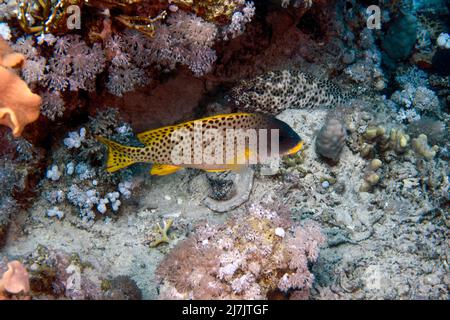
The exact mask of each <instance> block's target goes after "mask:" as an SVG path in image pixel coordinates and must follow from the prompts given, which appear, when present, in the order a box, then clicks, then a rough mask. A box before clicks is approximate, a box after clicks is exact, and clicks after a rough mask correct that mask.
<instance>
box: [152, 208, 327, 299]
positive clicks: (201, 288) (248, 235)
mask: <svg viewBox="0 0 450 320" xmlns="http://www.w3.org/2000/svg"><path fill="white" fill-rule="evenodd" d="M291 227H292V222H291V221H290V220H289V219H287V218H285V217H283V216H282V215H280V214H278V213H277V212H275V211H271V210H267V209H265V208H263V207H261V206H259V205H254V206H251V207H250V208H249V210H248V212H246V213H240V214H239V215H237V217H235V218H234V219H230V220H229V221H228V222H227V223H225V224H223V225H218V226H211V225H204V226H203V227H201V228H199V229H198V230H197V232H196V233H195V234H194V235H193V236H192V237H190V238H188V239H187V240H186V241H184V242H183V243H181V244H180V245H179V246H178V247H177V248H175V249H174V250H173V251H172V252H171V253H170V254H169V255H168V256H167V258H166V259H165V260H164V261H163V262H162V263H161V265H160V266H159V267H158V269H157V275H158V277H159V278H160V279H161V280H163V286H162V287H161V297H162V298H172V299H180V298H184V299H263V298H268V297H269V296H270V295H271V294H272V293H273V292H276V291H278V292H280V293H281V294H285V295H286V296H292V297H293V298H296V297H307V296H308V295H309V289H310V287H311V286H312V283H313V280H314V277H313V275H312V273H311V272H310V271H309V268H308V264H309V263H311V262H314V261H315V260H316V259H317V258H318V253H319V246H320V245H322V244H323V243H324V241H325V238H324V236H323V235H322V234H321V232H320V228H319V226H318V225H317V224H316V223H315V222H312V221H311V222H307V223H305V225H304V226H303V227H302V226H297V228H295V230H294V232H293V234H291V233H290V232H289V229H290V228H291ZM285 230H286V231H285ZM297 291H298V292H297ZM292 292H295V293H296V294H295V295H292ZM300 293H301V294H300Z"/></svg>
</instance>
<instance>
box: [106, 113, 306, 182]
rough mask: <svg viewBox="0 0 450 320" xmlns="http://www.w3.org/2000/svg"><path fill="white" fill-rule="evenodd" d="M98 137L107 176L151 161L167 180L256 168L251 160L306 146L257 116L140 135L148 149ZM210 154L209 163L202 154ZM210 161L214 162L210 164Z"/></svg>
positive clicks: (223, 117)
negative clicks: (193, 172)
mask: <svg viewBox="0 0 450 320" xmlns="http://www.w3.org/2000/svg"><path fill="white" fill-rule="evenodd" d="M252 133H256V134H257V140H258V143H255V141H253V143H252V142H251V140H252V138H250V137H251V136H252ZM230 136H231V138H230ZM264 136H265V137H264ZM253 137H255V135H253ZM97 138H98V140H99V141H100V142H102V143H104V144H105V145H106V146H108V151H109V154H108V160H107V168H106V170H107V171H108V172H114V171H116V170H119V169H121V168H124V167H127V166H129V165H131V164H133V163H137V162H151V163H153V167H152V169H151V171H150V174H152V175H166V174H170V173H173V172H176V171H178V170H180V169H181V168H199V169H203V170H206V171H216V172H218V171H227V170H235V169H238V168H240V167H242V166H244V165H248V164H253V163H255V162H252V161H251V160H252V159H253V160H254V159H256V162H257V163H261V162H263V161H264V160H266V159H269V158H271V157H273V156H274V155H287V154H293V153H296V152H298V151H299V150H300V149H301V148H302V145H303V141H302V139H301V138H300V137H299V136H298V134H297V133H296V132H295V131H294V130H293V129H292V128H291V127H290V126H289V125H287V124H286V123H284V122H283V121H281V120H278V119H276V118H274V117H272V116H268V115H263V114H253V113H231V114H222V115H216V116H212V117H207V118H202V119H198V120H193V121H188V122H184V123H181V124H177V125H173V126H166V127H162V128H158V129H154V130H150V131H146V132H142V133H140V134H138V135H137V138H138V139H139V141H141V142H142V143H143V144H144V145H145V146H144V147H130V146H124V145H121V144H119V143H117V142H114V141H111V140H108V139H106V138H104V137H100V136H98V137H97ZM183 139H184V140H183ZM239 141H241V142H242V141H244V147H243V148H240V147H238V146H237V145H238V144H239ZM183 143H184V144H183ZM241 144H242V143H241ZM177 148H178V149H177ZM208 148H209V149H208ZM175 150H178V151H176V152H174V151H175ZM180 150H181V151H180ZM207 150H208V151H209V152H210V153H208V154H210V157H209V158H208V157H207V156H206V155H205V154H204V153H203V152H205V151H207ZM221 150H223V152H221ZM230 150H232V152H230ZM177 152H178V153H177ZM174 154H179V155H184V158H183V157H181V159H184V162H183V161H181V162H180V160H179V158H176V157H175V158H174ZM199 154H200V157H199V156H198V155H199ZM230 154H231V156H230ZM211 157H212V158H213V159H215V161H211ZM214 157H215V158H214ZM174 159H175V160H177V161H175V160H174Z"/></svg>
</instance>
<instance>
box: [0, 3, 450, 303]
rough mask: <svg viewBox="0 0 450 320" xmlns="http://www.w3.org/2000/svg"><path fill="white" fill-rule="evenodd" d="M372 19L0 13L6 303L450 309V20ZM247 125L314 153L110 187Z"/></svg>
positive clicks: (436, 9) (205, 11)
mask: <svg viewBox="0 0 450 320" xmlns="http://www.w3.org/2000/svg"><path fill="white" fill-rule="evenodd" d="M375 4H377V5H379V7H380V12H379V13H380V16H379V18H380V19H379V20H380V21H379V22H380V23H379V25H377V21H376V20H377V18H378V17H377V12H375V15H370V13H369V12H368V10H367V9H368V6H369V5H370V4H369V3H368V2H367V1H353V0H352V1H345V0H336V1H325V0H320V1H319V0H315V1H313V0H303V1H301V0H292V1H289V0H281V1H280V0H271V1H248V0H247V1H246V0H170V1H165V0H164V1H162V0H126V1H122V0H89V1H84V0H70V1H66V0H64V1H60V0H30V1H25V0H0V38H1V39H0V124H2V125H1V126H0V142H1V144H2V148H0V277H1V279H0V299H37V300H39V299H124V300H126V299H133V300H138V299H158V298H159V299H308V298H310V299H442V300H448V298H449V291H448V287H449V277H448V270H447V269H448V228H449V226H450V224H449V221H450V219H449V213H448V204H449V201H450V197H449V192H448V190H449V185H450V184H449V170H448V163H449V159H450V153H449V150H450V139H449V138H450V137H449V131H448V128H449V121H450V118H449V115H448V111H449V106H450V77H449V66H450V64H449V63H448V61H449V53H450V50H449V49H448V45H449V41H448V40H449V38H448V33H449V29H448V27H449V25H448V21H449V19H448V17H449V14H450V12H449V7H448V4H447V3H446V2H445V1H443V0H433V1H409V0H408V1H403V0H402V1H384V0H383V1H379V2H378V3H375ZM72 5H75V6H74V7H70V6H72ZM369 11H370V10H369ZM78 18H79V19H78ZM239 111H248V112H263V113H265V114H268V115H270V116H274V117H276V118H278V119H279V120H281V121H283V122H285V123H286V124H287V125H289V126H290V127H291V128H292V129H293V130H294V131H295V132H296V133H297V134H298V135H299V136H301V138H302V141H303V148H302V150H301V151H300V152H298V153H296V154H292V155H289V156H286V157H284V158H283V159H282V160H279V161H273V162H271V163H269V164H264V165H254V166H251V167H248V168H245V169H242V170H241V171H239V172H234V171H229V172H204V171H202V170H199V169H192V168H191V169H186V170H180V171H179V172H176V173H175V174H173V175H170V176H149V174H148V172H149V169H150V165H148V164H142V163H141V164H134V165H133V166H130V167H128V168H126V169H124V170H121V171H120V172H115V173H108V172H106V171H105V162H106V150H105V148H104V147H103V146H102V144H100V143H99V142H98V140H97V139H96V136H103V137H105V138H108V139H112V140H114V141H117V142H118V143H120V144H125V145H127V146H133V147H141V146H142V145H141V143H140V142H139V141H138V140H137V139H136V136H135V134H136V133H139V132H144V131H148V130H151V129H155V128H160V127H162V126H166V125H175V124H177V123H180V122H183V121H189V120H192V119H198V118H201V117H208V116H213V115H216V114H224V113H233V112H239ZM25 127H26V128H25ZM24 128H25V129H24ZM325 239H326V241H325ZM37 244H39V245H37ZM319 250H320V254H319ZM8 261H12V262H10V263H9V266H8ZM18 261H20V263H19V262H18ZM169 311H170V310H169Z"/></svg>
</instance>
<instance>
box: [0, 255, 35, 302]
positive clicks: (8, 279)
mask: <svg viewBox="0 0 450 320" xmlns="http://www.w3.org/2000/svg"><path fill="white" fill-rule="evenodd" d="M29 292H30V282H29V278H28V272H27V270H26V269H25V267H24V266H23V265H22V264H21V263H20V262H19V261H11V262H9V263H8V271H6V272H5V273H4V274H3V276H2V278H1V279H0V300H9V299H20V298H22V299H27V298H28V297H27V294H28V293H29ZM21 294H22V296H21Z"/></svg>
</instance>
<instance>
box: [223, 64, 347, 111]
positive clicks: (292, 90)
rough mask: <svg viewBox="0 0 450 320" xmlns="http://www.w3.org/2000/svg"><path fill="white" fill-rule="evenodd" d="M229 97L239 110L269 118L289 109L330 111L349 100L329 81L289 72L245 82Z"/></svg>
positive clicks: (263, 76)
mask: <svg viewBox="0 0 450 320" xmlns="http://www.w3.org/2000/svg"><path fill="white" fill-rule="evenodd" d="M231 96H232V98H233V99H234V101H235V103H236V104H237V105H238V106H239V108H241V109H244V110H247V111H251V112H252V111H253V112H254V111H257V112H265V113H270V114H278V113H280V112H281V111H283V110H284V109H288V108H306V107H309V108H312V107H318V106H324V107H331V106H335V105H337V104H339V103H342V102H345V101H346V100H347V99H348V98H349V95H348V94H344V93H342V92H341V90H340V88H339V87H338V86H337V85H335V84H334V83H332V82H330V81H327V80H319V79H316V78H315V77H313V76H311V75H309V74H306V73H303V72H300V71H298V70H288V69H286V70H279V71H272V72H268V73H266V74H264V75H261V76H258V77H256V78H254V79H251V80H244V81H242V82H241V83H239V84H238V85H237V86H236V87H235V88H233V89H232V91H231Z"/></svg>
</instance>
